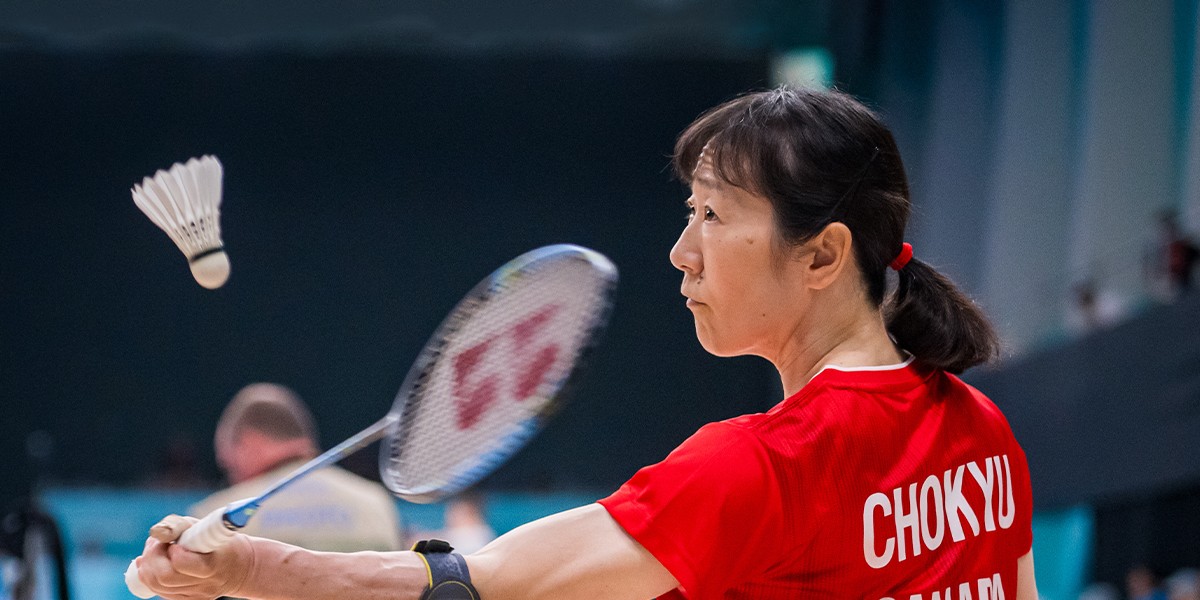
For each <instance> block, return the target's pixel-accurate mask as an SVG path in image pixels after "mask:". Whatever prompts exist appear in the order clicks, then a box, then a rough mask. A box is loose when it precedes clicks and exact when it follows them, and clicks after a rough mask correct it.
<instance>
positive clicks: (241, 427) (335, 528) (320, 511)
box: [189, 383, 401, 552]
mask: <svg viewBox="0 0 1200 600" xmlns="http://www.w3.org/2000/svg"><path fill="white" fill-rule="evenodd" d="M214 445H215V447H216V452H217V463H218V465H220V467H221V469H223V470H224V471H225V473H226V475H227V476H228V478H229V481H230V483H231V484H233V485H232V487H230V488H228V489H226V490H223V491H221V492H217V493H216V494H213V495H212V496H209V497H208V498H206V499H205V500H203V501H202V502H200V503H198V504H196V505H195V506H193V507H192V508H191V509H190V511H189V512H190V513H191V514H192V515H193V516H195V517H203V516H204V515H206V514H208V513H210V512H212V511H213V510H216V509H218V508H221V507H222V506H225V505H226V504H229V503H230V502H235V501H237V500H242V499H245V498H250V497H253V496H256V495H258V494H259V493H261V492H262V491H263V490H265V489H266V488H267V487H268V486H270V485H271V484H272V483H274V482H275V481H277V480H278V479H279V478H281V477H282V476H284V475H286V474H287V473H288V472H290V471H291V470H293V469H295V468H296V467H298V466H300V465H302V464H303V463H304V462H305V461H308V460H310V459H312V458H313V457H315V456H316V455H317V454H318V443H317V432H316V427H315V425H314V424H313V418H312V415H311V413H309V410H308V408H307V407H306V406H305V405H304V403H303V402H302V401H301V400H300V398H299V397H298V396H297V395H296V394H295V393H294V392H292V391H291V390H290V389H288V388H286V387H284V386H281V385H276V384H271V383H256V384H252V385H249V386H246V387H245V388H243V389H242V390H241V391H239V392H238V393H237V395H235V396H234V397H233V400H232V401H230V403H229V405H228V406H227V407H226V408H225V411H224V412H223V413H222V414H221V419H220V421H219V422H218V424H217V432H216V436H215V438H214ZM262 506H263V509H264V510H263V511H262V513H261V514H259V515H258V516H257V517H256V518H255V519H253V520H251V521H250V524H249V525H248V526H247V527H246V529H245V530H244V531H247V532H250V531H253V535H257V536H262V537H266V538H270V539H274V540H279V541H282V542H287V543H289V544H294V545H297V546H301V547H304V548H308V549H310V550H322V551H331V552H356V551H360V550H378V551H388V550H399V549H400V548H401V540H400V520H399V515H398V514H397V511H396V504H395V501H394V499H393V498H392V496H391V494H389V493H388V492H387V491H386V490H385V489H384V488H383V487H382V486H380V485H378V484H376V483H374V482H371V481H368V480H366V479H363V478H362V477H359V476H357V475H354V474H353V473H350V472H348V471H346V470H344V469H341V468H339V467H329V468H326V469H321V470H319V471H317V472H315V473H312V474H311V475H309V476H308V477H306V478H305V479H304V480H303V481H300V482H298V483H296V484H295V485H292V486H290V487H288V488H287V489H286V490H284V491H281V492H280V493H279V494H278V495H276V496H273V497H271V498H270V499H268V500H267V501H265V502H264V503H263V505H262Z"/></svg>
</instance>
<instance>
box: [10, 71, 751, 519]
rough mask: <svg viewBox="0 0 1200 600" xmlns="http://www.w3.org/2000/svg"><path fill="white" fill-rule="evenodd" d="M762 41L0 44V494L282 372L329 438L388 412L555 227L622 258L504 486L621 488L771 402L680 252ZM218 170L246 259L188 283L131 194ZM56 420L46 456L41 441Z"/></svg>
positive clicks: (127, 465)
mask: <svg viewBox="0 0 1200 600" xmlns="http://www.w3.org/2000/svg"><path fill="white" fill-rule="evenodd" d="M766 70H767V68H766V62H765V60H757V59H756V60H724V61H723V60H693V61H689V60H639V59H634V58H626V59H613V58H598V57H597V58H584V57H574V58H570V57H559V58H548V57H544V56H543V57H539V56H534V55H521V54H512V55H509V56H504V57H495V56H492V57H470V56H460V57H457V58H450V57H445V56H433V55H387V54H371V53H352V52H346V53H322V54H303V53H293V52H283V51H278V52H274V51H242V52H235V51H221V52H211V51H201V50H176V51H172V50H145V51H140V52H121V53H114V52H104V51H102V50H101V51H96V50H89V51H86V52H85V51H56V50H44V49H42V50H39V49H9V50H6V51H3V52H0V315H2V317H0V406H2V409H0V411H2V412H0V414H3V417H2V419H0V456H3V457H5V460H3V461H0V499H2V498H3V497H8V496H11V495H13V494H17V493H20V492H22V491H23V490H25V489H26V488H27V487H28V486H29V485H30V483H31V481H33V479H34V478H35V471H38V472H40V475H39V476H40V477H42V478H43V480H49V481H66V482H95V483H116V484H127V483H136V482H139V481H144V480H145V479H146V478H147V477H149V476H150V475H151V473H152V472H153V471H154V470H155V468H156V465H157V462H158V461H159V460H160V455H161V452H162V449H163V448H164V447H165V445H166V444H167V443H168V442H169V440H171V439H172V438H179V437H182V438H187V439H191V440H193V442H194V443H195V444H196V445H197V447H198V448H199V453H200V455H201V456H202V458H203V460H204V462H203V465H202V466H203V468H204V471H205V473H206V474H207V476H209V477H211V478H215V477H216V471H215V468H214V466H213V464H212V459H211V457H210V455H211V446H210V442H209V440H210V439H211V432H212V428H213V425H214V423H215V421H216V418H217V416H218V414H219V412H220V410H221V409H222V407H223V406H224V404H225V402H226V401H227V400H228V399H229V398H230V397H231V396H232V395H233V393H234V392H236V391H237V390H238V389H239V388H240V387H241V386H243V385H245V384H247V383H250V382H253V381H260V380H266V381H277V382H281V383H285V384H287V385H290V386H292V387H294V388H295V389H296V390H297V391H298V392H299V393H300V394H301V395H302V396H303V397H304V398H305V399H306V400H307V401H308V402H309V403H310V404H311V405H312V407H313V410H314V412H315V413H316V417H317V420H318V422H319V424H320V427H321V430H322V431H321V434H322V441H323V442H324V443H325V445H327V446H328V445H330V444H332V443H336V442H337V441H340V440H341V439H342V438H344V437H346V436H348V435H350V434H352V433H354V432H356V431H357V430H358V429H360V428H362V427H364V426H366V425H368V424H370V423H371V422H373V421H374V420H375V419H377V418H378V417H379V416H380V415H381V414H382V413H383V412H384V411H385V410H386V409H387V407H388V406H389V404H390V402H391V399H392V396H393V395H394V394H395V391H396V389H397V387H398V386H399V385H400V383H401V380H402V379H403V377H404V374H405V372H406V371H407V369H408V366H409V365H410V363H411V362H412V360H413V358H414V357H415V354H416V352H417V351H418V350H419V348H420V347H421V345H422V344H423V343H424V341H425V339H426V338H427V336H428V335H429V334H430V333H431V332H432V330H433V328H434V327H435V326H436V325H437V323H438V322H439V321H440V320H441V318H442V317H443V316H444V315H445V313H446V312H447V311H448V310H449V309H450V307H451V306H452V305H453V304H454V303H455V302H456V301H457V300H458V298H459V297H460V296H461V295H462V294H463V293H465V292H466V291H467V290H468V289H469V288H470V287H471V286H472V285H473V284H474V283H475V282H476V281H477V280H479V279H480V278H482V277H483V276H484V275H486V274H487V273H488V272H490V271H491V270H492V269H494V268H495V267H496V266H498V265H500V264H501V263H503V262H504V261H506V260H507V259H509V258H511V257H513V256H516V255H517V254H519V253H521V252H523V251H525V250H528V249H530V248H533V247H536V246H540V245H544V244H549V243H556V242H573V243H578V244H583V245H587V246H591V247H593V248H596V249H597V250H600V251H602V252H604V253H606V254H608V255H609V256H610V257H612V259H613V260H614V261H615V262H616V263H617V265H618V266H619V267H620V268H621V270H622V284H621V288H620V291H619V293H618V303H617V307H616V311H615V314H614V319H613V325H612V327H611V329H610V331H609V333H608V335H607V337H606V342H605V344H604V345H603V346H602V348H601V349H600V350H599V352H598V355H597V358H596V360H595V364H594V365H593V368H592V369H591V370H590V373H589V375H588V376H587V378H586V379H585V380H584V381H583V384H582V388H581V390H580V392H579V393H578V394H577V396H576V397H575V399H574V402H573V404H571V405H570V407H569V408H568V409H567V410H565V411H564V412H563V413H562V414H561V415H560V416H559V417H558V418H557V420H555V421H554V422H553V424H552V425H551V427H550V428H549V429H548V430H547V431H546V432H545V433H544V434H543V435H542V436H541V437H540V438H538V439H537V440H536V441H535V442H534V443H533V445H532V446H531V447H530V448H528V449H527V450H526V452H524V453H523V454H522V455H521V456H519V457H518V458H517V459H515V460H514V461H513V462H512V463H510V465H509V466H507V467H505V469H504V470H503V471H501V472H500V473H498V474H497V476H495V477H494V478H493V479H492V481H491V482H490V484H491V485H494V486H497V487H517V486H525V485H554V486H559V487H587V488H601V489H605V488H611V487H613V486H615V485H618V484H619V483H620V482H621V481H622V480H623V479H624V478H626V477H628V476H629V475H631V474H632V473H633V471H634V470H635V469H636V468H637V467H639V466H641V465H643V464H646V463H648V462H651V461H655V460H658V459H660V458H661V457H663V456H664V455H665V454H666V452H667V451H668V450H669V449H670V448H672V447H673V446H674V445H675V444H677V443H678V442H680V441H681V440H682V439H683V438H684V437H686V436H687V435H688V434H690V433H691V432H692V431H694V430H695V429H696V428H697V427H698V426H699V425H701V424H702V423H704V422H707V421H710V420H714V419H719V418H723V417H728V416H733V415H736V414H740V413H744V412H748V411H758V410H763V409H765V408H767V407H768V406H769V405H770V404H771V403H773V400H774V398H773V397H772V394H773V392H772V383H771V379H770V375H769V373H770V371H769V366H768V365H766V363H764V362H762V361H758V360H757V359H736V360H719V359H715V358H713V357H710V356H708V355H707V354H705V353H704V352H703V350H702V349H701V348H700V346H699V344H698V343H697V342H696V341H695V336H694V334H693V331H692V322H691V317H690V314H689V313H688V311H687V310H686V308H684V306H683V301H682V297H681V296H679V294H678V285H679V280H680V278H679V275H678V274H677V272H676V271H675V270H674V269H673V268H672V267H671V265H670V263H669V262H668V260H667V252H668V250H669V248H670V246H671V244H672V243H673V242H674V240H675V236H676V235H677V233H678V231H679V229H680V228H681V227H682V225H683V217H684V211H683V204H682V202H683V199H684V198H685V195H686V194H684V193H683V191H682V188H681V187H680V186H679V185H678V183H677V182H673V181H672V180H671V177H670V174H669V172H668V171H667V170H666V166H667V164H668V159H667V156H668V154H669V153H670V151H671V147H672V144H673V141H674V136H675V135H676V134H677V133H678V131H679V130H680V129H682V128H683V127H684V126H685V125H686V124H687V123H688V122H689V121H690V120H691V119H693V118H694V117H695V116H696V115H697V114H698V113H699V112H700V111H702V110H703V109H705V108H708V107H710V106H712V105H714V104H716V103H718V102H720V101H722V100H724V99H726V98H728V97H730V96H731V95H733V94H735V93H738V92H741V91H744V90H747V89H750V88H751V87H754V86H762V85H765V81H764V74H765V73H766ZM203 153H212V154H216V155H217V156H218V157H220V159H221V160H222V161H223V162H224V164H225V167H226V188H225V202H224V205H223V216H222V219H223V225H224V231H225V243H226V247H227V249H228V251H229V254H230V256H231V260H232V263H233V272H232V276H231V278H230V280H229V282H228V284H226V285H225V287H223V288H222V289H220V290H217V291H208V290H205V289H202V288H200V287H199V286H198V285H197V284H196V283H195V282H194V281H193V280H192V279H191V277H190V275H189V273H188V270H187V266H186V263H185V260H184V258H183V256H182V255H181V254H180V253H179V252H178V251H177V250H176V249H175V248H174V246H173V245H172V244H171V242H170V241H169V240H168V238H167V236H166V235H165V234H164V233H163V232H161V231H159V230H157V229H156V228H155V227H154V226H153V225H152V224H151V223H150V222H149V221H148V220H147V219H146V218H145V217H144V216H143V215H142V214H140V213H139V212H138V210H137V209H136V207H135V206H134V205H133V202H132V201H131V199H130V194H129V188H130V187H131V185H132V184H133V183H135V182H138V181H140V180H141V178H142V177H143V176H145V175H148V174H150V173H153V172H154V171H155V170H156V169H159V168H164V167H167V166H169V165H170V164H171V163H172V162H175V161H181V160H185V159H187V158H188V157H190V156H193V155H198V154H203ZM36 430H44V431H46V432H48V433H49V435H50V437H51V438H52V439H53V441H54V451H53V453H52V454H51V455H50V456H49V458H48V459H47V460H46V461H45V462H44V464H43V465H41V466H40V467H36V469H35V466H34V465H33V464H32V463H31V462H30V461H29V460H27V458H26V448H25V445H26V439H27V436H28V435H29V434H30V433H31V432H33V431H36Z"/></svg>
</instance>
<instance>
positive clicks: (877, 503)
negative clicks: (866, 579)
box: [863, 492, 896, 569]
mask: <svg viewBox="0 0 1200 600" xmlns="http://www.w3.org/2000/svg"><path fill="white" fill-rule="evenodd" d="M876 507H879V508H882V509H883V516H885V517H886V516H888V515H890V514H892V503H891V502H889V501H888V497H887V496H886V495H884V494H881V493H879V492H875V493H874V494H871V495H870V496H869V497H867V504H866V505H865V506H863V554H865V555H866V557H867V564H868V565H870V567H871V568H872V569H882V568H884V567H886V566H887V564H888V563H889V562H891V560H892V551H893V550H894V548H893V547H894V546H895V545H896V539H895V538H888V539H887V543H886V544H885V545H884V548H883V555H882V556H876V555H875V508H876Z"/></svg>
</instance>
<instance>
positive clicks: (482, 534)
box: [442, 494, 496, 554]
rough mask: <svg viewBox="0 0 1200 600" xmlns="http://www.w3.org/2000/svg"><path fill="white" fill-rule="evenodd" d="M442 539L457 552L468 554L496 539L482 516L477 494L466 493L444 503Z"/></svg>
mask: <svg viewBox="0 0 1200 600" xmlns="http://www.w3.org/2000/svg"><path fill="white" fill-rule="evenodd" d="M442 539H444V540H446V541H447V542H450V545H451V546H454V550H455V552H458V553H459V554H470V553H472V552H475V551H476V550H479V549H480V548H483V547H484V546H486V545H488V543H489V542H491V541H492V540H494V539H496V532H495V531H493V530H492V528H491V526H489V525H488V524H487V521H486V520H485V519H484V516H483V504H482V503H481V502H480V499H479V497H478V496H475V495H472V494H466V495H462V496H458V497H456V498H455V499H453V500H451V501H449V502H448V503H446V529H445V530H444V531H443V532H442Z"/></svg>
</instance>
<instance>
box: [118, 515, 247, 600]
mask: <svg viewBox="0 0 1200 600" xmlns="http://www.w3.org/2000/svg"><path fill="white" fill-rule="evenodd" d="M226 508H227V507H225V506H222V507H221V508H218V509H217V510H214V511H212V512H210V513H208V514H207V515H205V517H204V518H203V519H200V520H199V521H198V522H197V523H196V524H195V525H192V526H191V527H188V528H187V530H186V531H184V532H183V535H181V536H179V544H180V545H181V546H183V547H184V548H187V549H188V550H191V551H192V552H199V553H201V554H208V553H209V552H212V551H214V550H216V549H218V548H220V547H221V546H224V545H225V544H227V543H229V540H231V539H233V535H234V533H236V532H234V531H230V529H229V528H228V527H226V526H225V520H224V518H225V509H226ZM125 587H127V588H129V591H130V592H131V593H132V594H133V595H134V596H137V597H138V598H153V597H154V592H152V591H150V588H148V587H146V584H145V583H142V579H141V578H140V577H138V568H137V559H136V558H135V559H133V560H132V561H130V563H129V568H128V569H125Z"/></svg>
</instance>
